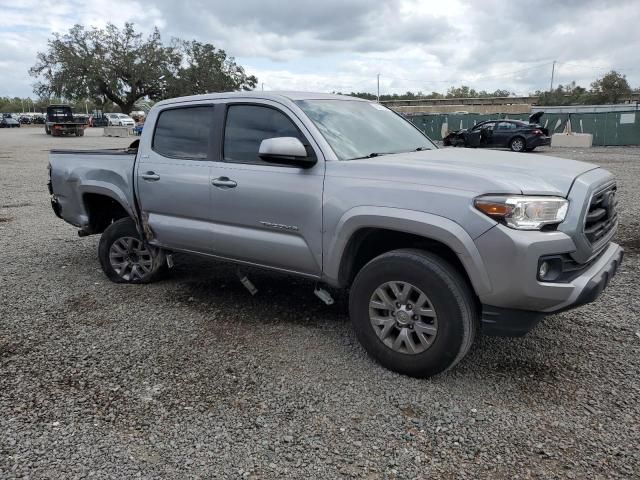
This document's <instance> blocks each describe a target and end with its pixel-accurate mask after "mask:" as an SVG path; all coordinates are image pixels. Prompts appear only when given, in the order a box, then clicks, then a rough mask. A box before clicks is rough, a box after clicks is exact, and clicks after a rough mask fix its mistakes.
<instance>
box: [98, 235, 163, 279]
mask: <svg viewBox="0 0 640 480" xmlns="http://www.w3.org/2000/svg"><path fill="white" fill-rule="evenodd" d="M109 263H110V264H111V267H112V268H113V270H114V271H115V272H116V274H117V275H118V276H119V277H121V278H123V279H124V280H126V281H132V280H142V279H144V278H145V277H146V276H147V275H149V274H150V273H151V272H152V270H153V254H152V252H151V251H150V250H149V248H147V247H146V246H145V245H144V244H143V243H142V242H141V241H140V240H139V239H137V238H134V237H121V238H119V239H117V240H116V241H115V242H113V244H111V248H110V249H109Z"/></svg>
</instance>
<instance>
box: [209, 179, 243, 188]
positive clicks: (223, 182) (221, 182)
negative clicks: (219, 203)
mask: <svg viewBox="0 0 640 480" xmlns="http://www.w3.org/2000/svg"><path fill="white" fill-rule="evenodd" d="M211 185H213V186H214V187H221V188H233V187H235V186H237V185H238V182H235V181H233V180H230V179H229V177H218V178H214V179H213V180H211Z"/></svg>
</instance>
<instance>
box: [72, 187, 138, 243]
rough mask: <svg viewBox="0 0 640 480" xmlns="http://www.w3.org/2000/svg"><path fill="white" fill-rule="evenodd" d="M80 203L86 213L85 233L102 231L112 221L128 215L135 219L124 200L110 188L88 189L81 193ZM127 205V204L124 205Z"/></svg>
mask: <svg viewBox="0 0 640 480" xmlns="http://www.w3.org/2000/svg"><path fill="white" fill-rule="evenodd" d="M82 205H83V207H84V210H85V212H86V215H87V222H88V227H87V228H86V229H85V230H86V231H87V233H90V234H96V233H102V232H104V230H105V229H106V228H107V227H108V226H109V225H110V224H111V223H113V222H115V221H118V220H120V219H122V218H126V217H129V218H131V219H132V220H134V221H135V217H134V216H133V214H132V212H131V210H130V208H128V205H127V203H126V202H123V201H122V199H120V198H118V196H117V195H116V194H115V193H113V192H112V191H110V190H102V189H89V190H85V191H84V192H83V193H82ZM125 205H127V206H125Z"/></svg>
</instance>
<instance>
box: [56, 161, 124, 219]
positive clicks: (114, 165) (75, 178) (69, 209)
mask: <svg viewBox="0 0 640 480" xmlns="http://www.w3.org/2000/svg"><path fill="white" fill-rule="evenodd" d="M134 162H135V153H133V152H131V151H130V150H124V149H119V150H73V151H70V150H52V151H51V153H50V154H49V165H50V168H51V170H50V175H51V188H52V192H53V193H52V200H53V201H54V203H57V205H58V209H59V213H60V216H61V217H62V219H63V220H65V221H67V222H69V223H70V224H72V225H75V226H76V227H78V228H81V229H83V228H87V227H88V226H89V216H88V213H87V211H86V205H85V202H84V197H85V195H86V194H88V193H93V194H98V195H105V196H107V197H110V198H112V199H114V200H115V201H117V202H118V203H119V204H120V205H121V206H122V207H123V208H124V209H125V210H126V211H127V213H129V215H131V216H132V217H134V218H135V215H134V208H133V205H134V203H133V187H132V185H133V165H134Z"/></svg>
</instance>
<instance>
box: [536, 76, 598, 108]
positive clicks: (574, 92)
mask: <svg viewBox="0 0 640 480" xmlns="http://www.w3.org/2000/svg"><path fill="white" fill-rule="evenodd" d="M534 95H537V96H538V105H581V104H585V103H588V102H589V101H590V100H591V99H590V95H589V93H588V92H587V90H586V89H585V88H584V87H581V86H579V85H576V82H571V83H570V84H568V85H562V84H560V85H558V86H557V87H556V88H555V89H554V90H552V91H550V92H548V91H547V92H542V91H540V90H538V91H536V92H535V94H534Z"/></svg>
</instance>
